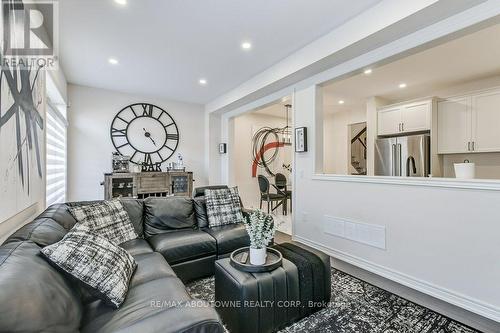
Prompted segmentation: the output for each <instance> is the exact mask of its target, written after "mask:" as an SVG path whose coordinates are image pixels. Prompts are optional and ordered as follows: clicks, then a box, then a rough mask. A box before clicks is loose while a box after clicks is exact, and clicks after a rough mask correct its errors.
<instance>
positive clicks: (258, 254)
mask: <svg viewBox="0 0 500 333" xmlns="http://www.w3.org/2000/svg"><path fill="white" fill-rule="evenodd" d="M266 257H267V249H266V247H265V246H264V247H263V248H262V249H254V248H250V263H251V264H252V265H264V264H265V263H266Z"/></svg>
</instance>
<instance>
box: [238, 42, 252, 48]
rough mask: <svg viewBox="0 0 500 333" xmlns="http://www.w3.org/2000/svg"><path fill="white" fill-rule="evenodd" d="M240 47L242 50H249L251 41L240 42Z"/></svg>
mask: <svg viewBox="0 0 500 333" xmlns="http://www.w3.org/2000/svg"><path fill="white" fill-rule="evenodd" d="M241 48H242V49H243V50H250V49H251V48H252V43H250V42H243V43H241Z"/></svg>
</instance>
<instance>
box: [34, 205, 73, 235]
mask: <svg viewBox="0 0 500 333" xmlns="http://www.w3.org/2000/svg"><path fill="white" fill-rule="evenodd" d="M77 204H81V203H77ZM69 205H71V204H54V205H52V206H50V207H49V208H47V209H46V210H45V211H44V212H42V213H41V214H40V215H39V216H38V217H37V218H36V219H41V218H50V219H52V220H54V221H56V222H57V223H59V224H60V225H62V226H63V228H64V229H66V230H70V229H71V228H73V226H74V225H75V224H76V220H75V218H74V217H73V215H71V213H70V212H69V211H68V207H69Z"/></svg>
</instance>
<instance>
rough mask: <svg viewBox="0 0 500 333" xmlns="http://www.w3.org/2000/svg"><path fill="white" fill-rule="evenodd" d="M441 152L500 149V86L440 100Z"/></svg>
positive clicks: (439, 146) (499, 150) (439, 127)
mask: <svg viewBox="0 0 500 333" xmlns="http://www.w3.org/2000/svg"><path fill="white" fill-rule="evenodd" d="M437 112H438V153H439V154H453V153H470V152H477V153H479V152H500V131H499V130H498V129H499V128H500V90H493V91H487V92H482V93H476V94H473V95H467V96H463V97H457V98H451V99H446V100H443V101H440V102H438V111H437Z"/></svg>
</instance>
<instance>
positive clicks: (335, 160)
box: [320, 24, 500, 180]
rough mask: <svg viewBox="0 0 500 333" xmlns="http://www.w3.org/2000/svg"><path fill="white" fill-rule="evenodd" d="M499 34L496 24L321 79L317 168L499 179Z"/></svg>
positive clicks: (330, 171)
mask: <svg viewBox="0 0 500 333" xmlns="http://www.w3.org/2000/svg"><path fill="white" fill-rule="evenodd" d="M499 34H500V25H498V24H497V25H494V26H490V27H488V28H485V29H483V30H480V31H477V32H474V33H472V34H469V35H466V36H464V37H461V38H458V39H455V40H453V41H451V42H447V43H444V44H441V45H439V46H436V47H434V48H430V49H427V50H425V51H423V52H419V53H414V54H411V55H407V56H406V57H403V58H400V59H398V60H395V61H393V62H391V63H388V64H384V65H380V66H373V67H370V68H365V69H364V70H363V71H362V72H361V73H357V74H355V75H353V76H351V77H348V78H343V79H341V80H339V81H334V82H327V83H325V84H323V85H322V87H321V90H322V93H323V110H324V111H323V114H322V115H320V116H322V117H323V124H324V125H323V138H324V140H323V170H322V173H324V174H340V175H368V176H386V177H387V176H389V177H391V176H396V177H399V176H402V177H429V178H430V177H433V178H460V179H494V180H497V179H500V131H499V128H500V62H499V61H498V59H500V44H499V43H492V39H491V36H498V35H499ZM354 125H356V126H358V128H359V130H358V134H356V133H353V132H352V130H351V129H352V128H353V126H354ZM360 148H361V153H359V151H360ZM363 150H364V152H363ZM360 165H362V166H365V165H366V168H365V169H363V168H360V167H359V166H360Z"/></svg>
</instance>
